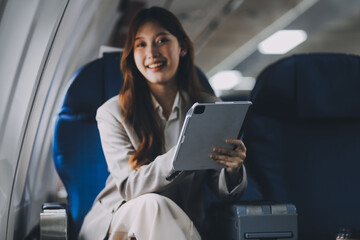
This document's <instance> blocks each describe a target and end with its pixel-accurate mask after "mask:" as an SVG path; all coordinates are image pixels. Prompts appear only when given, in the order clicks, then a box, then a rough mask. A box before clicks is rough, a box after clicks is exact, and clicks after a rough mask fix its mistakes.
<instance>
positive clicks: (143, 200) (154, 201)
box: [137, 193, 171, 209]
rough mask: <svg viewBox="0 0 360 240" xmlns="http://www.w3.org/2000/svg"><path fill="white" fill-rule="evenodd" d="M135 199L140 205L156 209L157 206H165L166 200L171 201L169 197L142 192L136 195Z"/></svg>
mask: <svg viewBox="0 0 360 240" xmlns="http://www.w3.org/2000/svg"><path fill="white" fill-rule="evenodd" d="M137 200H138V202H140V204H141V205H142V206H149V207H151V208H156V209H157V208H159V207H164V206H167V205H168V201H171V200H170V199H168V198H166V197H164V196H161V195H160V194H156V193H147V194H144V195H142V196H140V197H138V199H137Z"/></svg>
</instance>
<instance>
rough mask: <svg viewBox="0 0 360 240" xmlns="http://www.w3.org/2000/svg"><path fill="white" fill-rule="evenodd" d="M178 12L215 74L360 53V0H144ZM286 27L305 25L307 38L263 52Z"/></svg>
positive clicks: (201, 62)
mask: <svg viewBox="0 0 360 240" xmlns="http://www.w3.org/2000/svg"><path fill="white" fill-rule="evenodd" d="M129 2H133V3H134V2H136V3H139V2H141V3H142V4H143V5H144V6H155V5H156V6H162V7H165V8H167V9H169V10H171V11H172V12H173V13H175V15H177V16H178V18H179V19H180V21H181V22H182V24H183V26H184V28H185V29H186V31H187V33H188V34H189V36H190V38H191V39H192V40H193V42H194V46H195V51H196V64H197V65H198V66H199V67H200V68H201V69H203V71H204V72H206V73H207V75H208V76H212V75H213V74H214V73H216V72H217V71H220V70H231V69H237V70H240V71H241V72H242V73H243V75H244V76H251V77H256V76H257V75H258V74H259V72H260V71H261V70H262V69H263V68H264V67H266V66H267V65H269V64H270V63H272V62H274V61H276V60H278V59H280V58H283V57H285V56H288V55H292V54H296V53H310V52H342V53H350V54H360V47H359V44H360V1H359V0H345V1H344V0H142V1H131V0H130V1H129ZM281 29H302V30H305V31H306V32H307V35H308V39H307V40H306V41H305V42H304V43H302V44H301V45H299V46H298V47H296V48H295V49H293V50H292V51H290V52H288V53H287V54H285V55H263V54H261V53H259V52H258V51H257V45H258V43H259V42H261V41H262V40H264V39H265V38H266V37H268V36H270V35H271V34H272V33H274V32H276V31H277V30H281Z"/></svg>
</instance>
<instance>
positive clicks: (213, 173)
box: [208, 165, 247, 202]
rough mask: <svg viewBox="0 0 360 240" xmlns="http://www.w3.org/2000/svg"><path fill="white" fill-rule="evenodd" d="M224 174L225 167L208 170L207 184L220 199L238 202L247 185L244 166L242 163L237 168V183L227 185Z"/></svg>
mask: <svg viewBox="0 0 360 240" xmlns="http://www.w3.org/2000/svg"><path fill="white" fill-rule="evenodd" d="M225 174H226V173H225V168H223V169H221V170H210V171H209V176H208V177H209V178H208V184H209V186H210V188H211V189H212V190H213V192H215V193H216V195H217V196H218V197H219V199H220V200H221V201H225V202H238V201H239V200H240V198H241V196H242V195H243V193H244V192H245V189H246V187H247V177H246V170H245V166H244V165H242V167H241V168H240V169H239V173H238V175H239V178H238V184H237V185H235V186H229V184H228V183H227V178H226V176H225Z"/></svg>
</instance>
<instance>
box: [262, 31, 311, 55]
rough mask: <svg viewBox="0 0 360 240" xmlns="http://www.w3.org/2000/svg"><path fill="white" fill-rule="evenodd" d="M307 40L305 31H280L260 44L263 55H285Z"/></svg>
mask: <svg viewBox="0 0 360 240" xmlns="http://www.w3.org/2000/svg"><path fill="white" fill-rule="evenodd" d="M306 39H307V34H306V32H305V31H303V30H280V31H277V32H276V33H274V34H273V35H271V36H270V37H268V38H267V39H265V40H264V41H262V42H261V43H259V45H258V50H259V52H260V53H262V54H285V53H287V52H289V51H290V50H291V49H293V48H295V47H296V46H297V45H299V44H300V43H302V42H304V41H305V40H306Z"/></svg>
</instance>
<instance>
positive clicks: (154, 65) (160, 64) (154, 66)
mask: <svg viewBox="0 0 360 240" xmlns="http://www.w3.org/2000/svg"><path fill="white" fill-rule="evenodd" d="M163 65H164V63H154V64H150V65H148V68H158V67H161V66H163Z"/></svg>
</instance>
